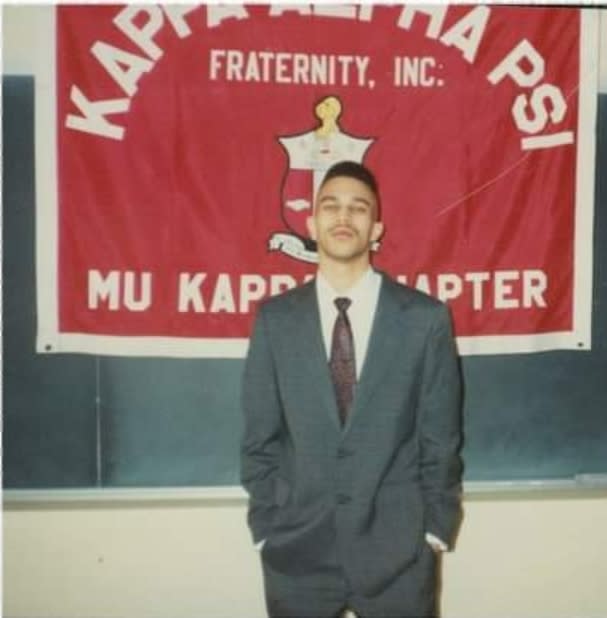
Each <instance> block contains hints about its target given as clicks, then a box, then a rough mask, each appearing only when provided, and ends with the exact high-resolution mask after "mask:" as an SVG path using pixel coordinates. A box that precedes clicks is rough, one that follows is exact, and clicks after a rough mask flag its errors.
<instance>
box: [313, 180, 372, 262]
mask: <svg viewBox="0 0 607 618" xmlns="http://www.w3.org/2000/svg"><path fill="white" fill-rule="evenodd" d="M376 216H377V200H376V199H375V196H374V194H373V192H372V191H371V189H369V188H368V187H367V185H365V184H364V183H363V182H360V181H359V180H356V179H355V178H350V177H347V176H337V177H335V178H331V180H329V181H328V182H326V183H325V184H324V185H323V186H322V188H321V189H320V191H319V192H318V195H317V196H316V202H315V204H314V214H313V215H312V216H311V217H310V218H309V219H308V231H309V233H310V237H311V238H312V239H313V240H315V241H316V243H317V245H318V253H319V257H323V256H324V257H328V258H330V259H332V260H335V261H339V262H353V261H357V260H359V259H361V258H363V259H368V254H369V250H370V247H371V243H372V242H374V241H376V240H378V239H379V237H380V236H381V234H382V231H383V225H382V223H380V222H379V221H376Z"/></svg>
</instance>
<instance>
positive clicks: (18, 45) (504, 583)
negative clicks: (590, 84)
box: [3, 6, 607, 618]
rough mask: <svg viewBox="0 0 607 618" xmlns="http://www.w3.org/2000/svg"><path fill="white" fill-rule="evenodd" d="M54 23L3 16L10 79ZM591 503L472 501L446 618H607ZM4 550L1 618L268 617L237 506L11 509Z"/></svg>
mask: <svg viewBox="0 0 607 618" xmlns="http://www.w3.org/2000/svg"><path fill="white" fill-rule="evenodd" d="M48 9H49V7H45V8H43V9H40V8H38V7H31V6H30V7H14V6H13V7H3V62H4V68H3V70H4V72H5V73H30V72H31V63H30V59H29V55H28V52H29V50H30V49H32V47H33V46H35V45H36V37H35V35H33V34H32V28H33V27H34V26H35V24H36V18H37V16H38V15H39V14H40V11H41V10H48ZM604 13H605V12H603V19H602V28H601V30H602V33H603V37H602V38H603V42H604V43H605V42H607V19H605V14H604ZM601 58H602V59H607V52H606V51H602V52H601ZM601 69H602V70H601V91H603V92H606V91H607V62H603V63H602V67H601ZM583 495H584V494H577V497H573V498H572V497H571V496H569V497H564V496H560V497H559V496H558V494H554V493H553V494H552V496H551V497H549V498H546V497H543V498H541V497H539V496H538V497H532V496H527V497H520V496H519V497H518V498H515V497H512V496H511V497H510V498H504V497H503V496H502V497H500V496H497V495H493V496H491V495H488V494H487V495H485V496H484V497H482V498H480V497H478V496H470V497H468V498H467V499H466V501H465V512H466V518H465V521H464V525H463V527H462V531H461V535H460V539H459V543H458V547H457V551H456V552H455V553H453V554H449V555H447V556H445V558H444V569H443V571H444V572H443V579H444V586H443V617H444V618H476V617H478V618H501V617H503V618H527V617H528V618H548V617H549V618H574V617H575V618H580V617H584V618H605V617H606V616H607V526H606V525H605V522H607V491H603V492H602V493H600V492H593V493H592V494H590V493H587V494H585V495H587V496H589V495H592V497H583ZM3 543H4V568H3V596H4V611H3V615H4V616H15V617H17V616H28V617H29V616H40V617H51V616H53V617H55V616H61V617H62V618H71V617H74V618H75V617H77V618H88V617H104V618H113V617H120V618H139V617H141V618H144V617H145V618H154V617H166V618H180V617H184V618H194V617H196V618H198V617H202V616H205V617H209V618H258V617H259V618H261V617H262V616H264V615H265V614H264V608H263V596H262V582H261V573H260V569H259V564H258V556H257V554H256V553H255V551H254V550H253V549H252V548H251V544H250V539H249V536H248V531H247V530H246V526H245V502H244V500H242V499H234V500H229V501H225V500H202V499H200V498H190V499H180V500H174V499H165V500H158V501H156V502H149V501H147V502H146V501H139V502H138V501H133V502H125V501H111V500H108V501H107V502H99V501H93V502H90V503H81V502H69V501H68V502H65V503H64V504H60V503H57V502H55V503H53V504H49V503H47V504H31V503H22V504H20V505H19V504H14V503H13V504H6V505H5V511H4V517H3Z"/></svg>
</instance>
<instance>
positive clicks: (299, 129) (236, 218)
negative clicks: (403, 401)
mask: <svg viewBox="0 0 607 618" xmlns="http://www.w3.org/2000/svg"><path fill="white" fill-rule="evenodd" d="M55 17H56V22H55V37H56V65H55V71H54V72H53V73H52V74H53V75H55V79H56V81H55V83H54V86H55V87H56V92H55V93H54V96H55V97H56V101H55V106H54V108H53V109H54V114H55V118H56V136H55V141H54V142H53V140H51V143H54V144H55V145H56V150H55V153H51V156H53V155H55V154H56V167H55V168H54V169H55V170H56V185H55V189H56V198H54V200H50V204H51V206H49V209H47V211H46V216H47V217H48V216H49V212H50V213H51V214H52V219H51V225H56V229H55V230H54V231H53V230H50V232H49V236H48V237H46V236H45V235H46V231H44V230H41V225H40V223H39V230H40V231H39V238H38V251H39V264H40V263H41V262H42V263H44V264H46V265H47V266H42V267H41V268H39V273H38V277H39V322H40V324H39V340H38V349H39V350H40V351H50V352H61V351H83V352H91V353H99V354H104V353H107V354H118V355H120V354H141V355H166V356H219V357H221V356H232V357H238V356H242V355H244V353H245V351H246V341H247V338H248V335H249V332H250V328H251V324H252V320H253V317H254V313H255V305H256V303H257V302H258V301H259V300H260V299H262V298H264V297H266V296H268V295H270V294H275V293H279V292H281V291H283V290H285V289H287V288H289V287H291V286H294V285H298V284H300V283H301V282H303V281H304V280H306V279H307V278H309V277H310V276H312V275H313V273H314V270H315V266H314V262H315V260H316V254H315V249H314V246H313V244H312V243H310V241H309V239H308V237H307V234H306V231H305V219H306V218H307V217H308V216H309V215H310V213H311V208H312V201H313V195H314V190H315V186H317V183H318V182H319V180H320V179H321V178H322V175H323V173H324V172H325V170H326V169H327V168H328V167H329V166H330V165H331V164H332V163H334V162H335V161H338V160H343V159H351V160H357V161H361V162H364V163H365V164H367V165H369V166H370V167H371V168H372V169H373V170H374V171H375V173H376V175H377V178H378V181H379V186H380V193H381V208H382V218H383V221H384V223H385V226H386V234H385V235H384V237H383V238H382V239H381V241H380V243H379V245H378V246H377V247H376V248H375V254H374V259H373V261H374V265H375V266H376V267H377V268H379V269H381V270H384V271H386V272H388V273H390V274H392V275H394V276H395V277H398V278H399V280H400V281H401V282H403V283H405V282H406V283H407V284H408V285H412V286H414V287H417V288H419V289H422V290H425V291H427V292H429V293H430V294H432V295H434V296H437V297H439V298H441V299H442V300H445V301H447V302H448V303H449V304H450V306H451V308H452V311H453V316H454V321H455V329H456V335H457V336H458V342H459V345H460V350H461V351H462V353H508V352H519V351H533V350H542V349H551V348H582V349H587V348H588V347H589V346H590V313H591V273H592V251H591V238H592V212H593V184H594V173H593V170H594V133H593V130H594V119H595V113H596V96H597V95H596V86H595V83H593V75H594V79H595V80H596V63H597V58H598V49H597V45H596V16H595V15H594V12H591V11H588V10H583V9H582V10H580V9H571V8H561V9H556V8H541V7H528V8H518V7H495V6H477V7H474V6H469V5H458V6H433V7H420V6H415V5H413V6H407V7H403V6H377V7H373V6H358V5H357V6H353V5H352V6H349V5H341V6H338V7H335V6H334V7H328V6H325V5H313V6H307V5H305V6H304V5H302V6H295V7H293V6H291V7H289V8H285V7H278V6H272V7H271V6H262V5H255V6H250V7H245V6H236V5H229V6H199V7H185V6H180V5H172V6H163V7H161V6H138V5H132V6H127V7H117V6H94V5H83V6H59V7H57V8H56V13H55ZM49 92H51V91H48V90H47V91H44V92H42V94H41V96H42V97H44V96H48V95H49ZM47 122H48V118H47ZM43 146H44V145H43ZM43 146H42V147H43ZM53 160H55V159H54V158H53ZM38 198H39V200H44V199H45V195H40V194H39V196H38ZM39 208H40V206H39ZM44 229H46V226H44ZM588 245H590V248H589V246H588ZM43 255H47V256H49V257H48V259H46V260H45V259H44V258H42V257H41V256H43ZM48 265H52V267H53V271H51V270H50V268H48ZM45 299H47V300H45Z"/></svg>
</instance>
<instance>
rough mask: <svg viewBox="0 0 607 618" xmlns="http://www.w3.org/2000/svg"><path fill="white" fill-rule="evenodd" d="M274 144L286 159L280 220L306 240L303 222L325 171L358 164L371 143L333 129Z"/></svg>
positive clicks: (306, 234) (297, 136) (308, 213)
mask: <svg viewBox="0 0 607 618" xmlns="http://www.w3.org/2000/svg"><path fill="white" fill-rule="evenodd" d="M278 141H279V142H280V143H281V144H282V146H283V147H284V149H285V150H286V152H287V156H288V159H289V162H288V168H287V170H286V173H285V176H284V179H283V184H282V195H281V202H282V218H283V221H284V222H285V225H286V226H287V227H288V228H289V231H290V232H291V233H292V234H295V235H296V236H298V237H299V238H301V239H302V240H304V239H307V238H308V233H307V228H306V219H307V218H308V217H309V216H310V215H311V214H312V208H313V204H314V196H315V195H316V192H317V190H318V187H319V185H320V183H321V182H322V179H323V177H324V175H325V173H326V171H327V170H328V169H329V168H330V167H331V166H332V165H333V164H334V163H337V162H338V161H355V162H357V163H362V160H363V157H364V155H365V153H366V151H367V149H368V148H369V146H370V145H371V144H372V143H373V140H372V139H360V138H355V137H351V136H350V135H347V134H345V133H343V132H342V131H340V130H335V131H333V132H331V133H329V134H328V135H325V134H321V133H320V132H318V131H310V132H308V133H303V134H300V135H294V136H288V137H280V138H278Z"/></svg>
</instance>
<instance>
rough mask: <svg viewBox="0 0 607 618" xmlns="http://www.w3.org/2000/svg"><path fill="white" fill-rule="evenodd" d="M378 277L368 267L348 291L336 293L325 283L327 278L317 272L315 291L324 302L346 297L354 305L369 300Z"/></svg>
mask: <svg viewBox="0 0 607 618" xmlns="http://www.w3.org/2000/svg"><path fill="white" fill-rule="evenodd" d="M378 276H379V275H378V273H376V272H375V270H373V268H371V267H370V266H369V268H367V270H366V271H365V272H364V273H363V275H362V276H361V277H360V279H359V280H358V281H357V282H356V283H355V284H354V285H353V286H352V287H351V288H350V289H348V290H344V291H343V292H340V293H337V292H336V291H335V290H334V289H333V287H332V286H331V284H330V283H329V282H328V281H327V278H326V277H325V276H324V275H323V274H322V272H321V271H320V270H319V271H318V273H317V275H316V290H317V292H318V295H319V298H321V299H324V300H325V302H331V303H332V302H333V300H335V299H336V298H342V297H346V298H349V299H350V300H351V301H352V303H353V304H356V303H358V302H360V301H362V300H364V299H366V298H369V292H370V291H371V290H372V289H373V284H374V282H375V278H376V277H378Z"/></svg>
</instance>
